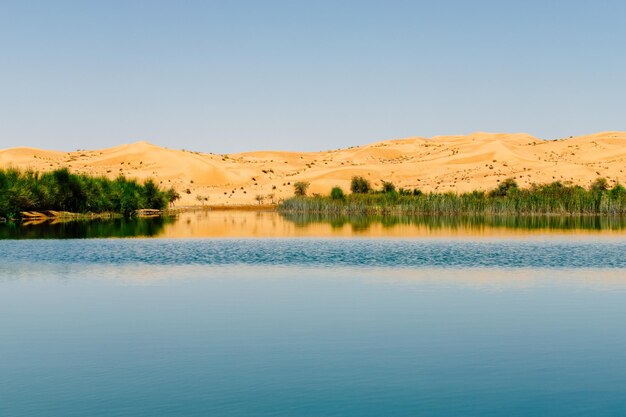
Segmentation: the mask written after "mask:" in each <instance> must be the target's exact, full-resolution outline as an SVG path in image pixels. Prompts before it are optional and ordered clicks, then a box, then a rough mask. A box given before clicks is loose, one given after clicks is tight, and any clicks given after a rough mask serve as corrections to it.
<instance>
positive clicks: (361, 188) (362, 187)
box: [350, 177, 372, 194]
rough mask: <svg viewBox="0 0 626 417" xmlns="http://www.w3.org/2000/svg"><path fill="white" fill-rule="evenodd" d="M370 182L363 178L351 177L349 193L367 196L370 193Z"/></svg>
mask: <svg viewBox="0 0 626 417" xmlns="http://www.w3.org/2000/svg"><path fill="white" fill-rule="evenodd" d="M371 189H372V187H371V186H370V182H369V181H368V180H366V179H365V178H363V177H352V181H351V182H350V191H352V193H353V194H367V193H369V192H370V191H371Z"/></svg>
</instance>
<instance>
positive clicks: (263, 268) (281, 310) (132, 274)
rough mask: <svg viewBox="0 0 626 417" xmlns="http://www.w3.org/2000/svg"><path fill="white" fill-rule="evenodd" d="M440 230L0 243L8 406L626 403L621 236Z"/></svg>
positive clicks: (20, 411)
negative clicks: (409, 234) (376, 235)
mask: <svg viewBox="0 0 626 417" xmlns="http://www.w3.org/2000/svg"><path fill="white" fill-rule="evenodd" d="M164 227H167V225H164ZM196 227H197V225H196ZM279 227H280V226H279ZM446 233H448V232H446ZM437 236H438V237H437V238H430V237H423V236H422V237H416V238H415V237H414V238H398V237H393V236H389V237H387V238H384V239H372V238H363V239H343V238H339V239H338V238H332V239H328V238H324V239H320V238H309V239H293V238H289V239H286V238H274V239H249V238H246V239H232V238H231V239H215V238H213V239H88V240H84V239H79V240H76V239H69V240H53V239H47V240H0V254H2V255H1V256H2V258H1V262H0V416H3V417H4V416H9V417H10V416H19V417H21V416H207V415H215V416H346V415H354V416H623V415H625V413H626V396H624V392H626V329H625V327H624V324H623V317H625V316H626V302H625V300H626V259H625V258H626V256H624V255H625V254H626V238H625V237H624V236H623V235H621V234H619V233H617V234H615V233H608V234H602V233H600V234H598V233H594V234H587V233H583V234H577V233H574V234H558V235H546V234H544V233H538V234H536V233H535V234H530V235H519V234H514V236H515V237H514V238H510V237H502V236H500V235H499V233H495V235H494V234H488V236H485V235H484V234H477V235H476V236H472V235H471V234H467V233H465V234H463V236H455V235H452V236H450V235H447V234H440V235H437Z"/></svg>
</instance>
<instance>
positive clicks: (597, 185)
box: [591, 178, 609, 191]
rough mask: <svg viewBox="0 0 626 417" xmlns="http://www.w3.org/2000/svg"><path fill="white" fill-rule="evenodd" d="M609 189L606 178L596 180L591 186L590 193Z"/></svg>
mask: <svg viewBox="0 0 626 417" xmlns="http://www.w3.org/2000/svg"><path fill="white" fill-rule="evenodd" d="M608 189H609V183H608V181H607V180H606V178H598V179H597V180H595V181H594V182H593V183H592V184H591V190H592V191H606V190H608Z"/></svg>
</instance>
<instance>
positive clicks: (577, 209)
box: [279, 182, 626, 215]
mask: <svg viewBox="0 0 626 417" xmlns="http://www.w3.org/2000/svg"><path fill="white" fill-rule="evenodd" d="M386 188H387V189H388V190H389V189H391V187H389V186H387V187H386ZM279 210H281V211H283V212H293V213H322V214H343V215H354V214H357V215H372V214H404V215H407V214H408V215H418V214H436V215H458V214H466V215H473V214H482V215H492V214H497V215H518V214H560V215H571V214H579V215H586V214H610V215H622V214H626V189H625V188H624V187H622V186H621V185H616V186H615V187H613V188H612V189H607V187H603V186H602V184H600V183H597V184H594V185H593V186H592V187H591V188H589V189H585V188H583V187H580V186H573V185H564V184H562V183H560V182H554V183H551V184H545V185H534V186H532V187H530V188H527V189H521V188H518V187H517V186H516V185H514V184H512V183H511V182H507V184H506V186H504V187H498V188H497V189H495V190H492V191H491V192H483V191H474V192H469V193H462V194H457V193H453V192H448V193H419V192H418V193H416V192H411V193H409V192H404V190H402V189H400V192H398V191H395V189H391V191H387V192H383V191H379V192H370V193H367V194H360V193H352V194H349V195H346V196H345V198H344V199H333V198H331V197H326V196H313V197H294V198H290V199H288V200H286V201H284V202H283V204H281V206H280V207H279Z"/></svg>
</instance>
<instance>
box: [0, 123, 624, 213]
mask: <svg viewBox="0 0 626 417" xmlns="http://www.w3.org/2000/svg"><path fill="white" fill-rule="evenodd" d="M11 165H12V166H17V167H21V168H33V169H37V170H49V169H54V168H59V167H69V168H70V169H72V170H73V171H76V172H84V173H89V174H93V175H106V176H109V177H115V176H117V175H120V174H123V175H126V176H129V177H134V178H139V179H145V178H149V177H152V178H155V179H156V180H157V182H159V183H160V184H161V185H162V186H166V187H169V186H174V187H175V188H176V189H177V190H178V191H179V192H180V193H181V194H182V196H183V201H182V204H197V200H196V196H197V195H202V196H208V197H209V204H211V205H236V204H254V203H255V202H256V201H255V196H256V195H259V194H261V195H264V196H268V195H270V194H273V195H274V201H276V200H277V199H279V198H284V197H287V196H290V195H292V190H293V188H292V184H293V183H294V182H296V181H310V182H311V192H314V193H315V192H318V193H327V192H328V191H329V190H330V188H331V187H332V186H334V185H339V186H342V187H344V188H347V187H348V186H349V182H350V178H351V177H352V176H354V175H362V176H365V177H366V178H368V179H370V180H371V181H372V183H373V184H374V185H378V184H380V181H381V180H383V179H384V180H390V181H393V182H395V183H396V184H397V185H398V186H400V187H405V188H420V189H422V190H424V191H430V190H438V191H468V190H473V189H490V188H493V187H495V186H496V185H497V183H498V181H499V180H502V179H505V178H508V177H515V179H516V180H517V181H518V183H520V185H522V186H529V185H530V184H532V183H545V182H551V181H555V180H559V181H571V182H573V183H576V184H581V185H588V184H590V183H591V181H593V180H594V179H596V178H598V177H599V176H603V177H606V178H608V179H609V180H610V181H611V182H614V181H621V182H625V183H626V173H625V172H624V169H626V167H625V166H626V132H603V133H597V134H594V135H588V136H580V137H575V138H570V139H562V140H554V141H543V140H538V139H536V138H534V137H532V136H529V135H526V134H493V133H474V134H471V135H467V136H438V137H434V138H432V139H425V138H409V139H398V140H389V141H383V142H377V143H373V144H369V145H365V146H360V147H354V148H350V149H341V150H333V151H322V152H302V153H298V152H280V151H260V152H246V153H241V154H229V155H215V154H210V153H202V152H192V151H185V150H172V149H166V148H161V147H158V146H155V145H152V144H149V143H147V142H137V143H134V144H130V145H122V146H117V147H114V148H109V149H102V150H91V151H76V152H67V153H66V152H56V151H46V150H38V149H33V148H13V149H7V150H3V151H0V167H7V166H11ZM266 201H267V202H268V203H269V202H270V199H269V198H268V199H267V200H266Z"/></svg>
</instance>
